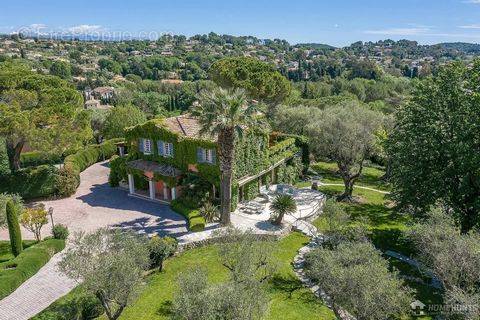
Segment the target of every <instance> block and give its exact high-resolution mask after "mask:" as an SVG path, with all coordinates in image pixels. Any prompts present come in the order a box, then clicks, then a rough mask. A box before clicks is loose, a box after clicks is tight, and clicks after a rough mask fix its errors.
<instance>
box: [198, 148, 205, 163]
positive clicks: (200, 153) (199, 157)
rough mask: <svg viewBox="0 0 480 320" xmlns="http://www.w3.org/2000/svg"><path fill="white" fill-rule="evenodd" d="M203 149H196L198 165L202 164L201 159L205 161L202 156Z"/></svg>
mask: <svg viewBox="0 0 480 320" xmlns="http://www.w3.org/2000/svg"><path fill="white" fill-rule="evenodd" d="M203 152H204V150H203V148H197V162H198V163H202V162H203V159H205V157H204V156H203Z"/></svg>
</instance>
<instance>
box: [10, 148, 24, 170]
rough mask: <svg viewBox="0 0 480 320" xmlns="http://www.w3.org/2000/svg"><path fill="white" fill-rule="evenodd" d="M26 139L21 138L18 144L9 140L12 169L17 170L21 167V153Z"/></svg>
mask: <svg viewBox="0 0 480 320" xmlns="http://www.w3.org/2000/svg"><path fill="white" fill-rule="evenodd" d="M24 144H25V141H23V140H20V141H19V142H18V143H17V144H15V143H13V142H11V141H7V154H8V162H9V164H10V170H12V172H13V171H17V170H19V169H20V154H21V153H22V149H23V145H24Z"/></svg>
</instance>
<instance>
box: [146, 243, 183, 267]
mask: <svg viewBox="0 0 480 320" xmlns="http://www.w3.org/2000/svg"><path fill="white" fill-rule="evenodd" d="M177 247H178V241H177V240H176V239H175V238H172V237H163V238H162V237H159V236H157V235H155V236H153V237H152V238H150V241H149V242H148V251H149V253H150V267H151V268H158V270H159V271H162V268H163V261H165V259H167V258H168V257H170V256H171V255H173V254H174V253H175V251H176V250H177Z"/></svg>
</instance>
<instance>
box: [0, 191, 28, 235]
mask: <svg viewBox="0 0 480 320" xmlns="http://www.w3.org/2000/svg"><path fill="white" fill-rule="evenodd" d="M9 201H13V204H14V206H15V208H14V209H15V211H16V212H17V213H18V214H20V213H21V212H22V211H23V199H22V198H21V197H20V196H19V195H18V194H8V193H0V229H1V228H3V227H5V226H6V225H7V202H9Z"/></svg>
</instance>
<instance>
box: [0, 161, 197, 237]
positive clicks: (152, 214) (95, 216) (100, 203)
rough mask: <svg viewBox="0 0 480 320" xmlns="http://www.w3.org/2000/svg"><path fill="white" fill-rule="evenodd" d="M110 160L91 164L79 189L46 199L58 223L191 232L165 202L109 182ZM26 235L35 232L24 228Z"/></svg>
mask: <svg viewBox="0 0 480 320" xmlns="http://www.w3.org/2000/svg"><path fill="white" fill-rule="evenodd" d="M109 170H110V169H109V168H108V161H107V162H100V163H97V164H94V165H93V166H91V167H89V168H88V169H86V170H85V171H83V172H82V173H81V174H80V181H81V183H80V186H79V188H78V189H77V191H76V193H75V194H74V195H73V196H71V197H69V198H65V199H60V200H52V201H43V203H44V204H45V207H46V208H49V207H53V209H54V214H53V220H54V222H55V224H58V223H61V224H64V225H66V226H68V228H69V230H70V232H75V231H86V232H90V231H94V230H96V229H98V228H101V227H106V226H118V227H122V228H129V229H133V230H136V231H139V232H144V233H148V234H154V233H158V234H160V235H170V236H174V237H180V236H183V235H185V234H187V232H188V230H187V225H186V221H185V220H184V219H183V217H182V216H181V215H179V214H177V213H175V212H174V211H172V210H171V209H170V207H169V206H168V205H163V204H160V203H156V202H151V201H148V200H142V199H138V198H134V197H129V196H128V192H127V191H126V190H123V189H119V188H111V187H110V186H109V185H108V172H109ZM50 229H51V228H50V224H49V225H46V226H44V227H43V230H42V233H43V236H47V235H50ZM22 235H23V237H24V238H25V239H32V238H33V235H32V233H31V232H29V231H26V230H23V229H22ZM7 239H8V230H6V229H5V228H4V229H1V230H0V240H7Z"/></svg>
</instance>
